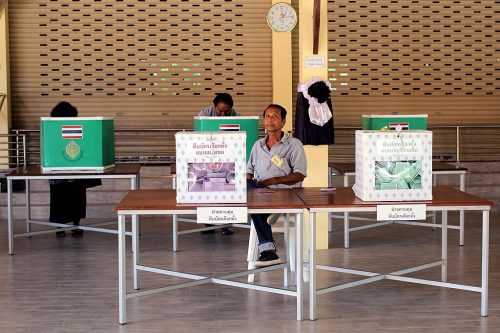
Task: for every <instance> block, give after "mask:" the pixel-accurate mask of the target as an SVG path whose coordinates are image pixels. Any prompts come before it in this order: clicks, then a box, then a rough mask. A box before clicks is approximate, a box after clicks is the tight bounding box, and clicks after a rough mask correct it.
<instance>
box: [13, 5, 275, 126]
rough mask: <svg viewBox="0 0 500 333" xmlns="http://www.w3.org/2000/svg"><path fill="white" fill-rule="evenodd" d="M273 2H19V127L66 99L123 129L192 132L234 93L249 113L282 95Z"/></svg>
mask: <svg viewBox="0 0 500 333" xmlns="http://www.w3.org/2000/svg"><path fill="white" fill-rule="evenodd" d="M270 4H271V2H270V1H262V0H245V1H237V0H213V1H205V0H189V1H188V0H178V1H167V0H159V1H145V0H142V1H124V0H121V1H120V0H117V1H100V0H94V1H84V0H57V1H54V0H52V1H51V0H40V1H31V0H12V1H9V16H10V59H11V85H12V90H11V91H12V110H13V111H12V124H13V125H12V127H13V128H22V129H29V128H38V126H39V125H38V123H39V120H38V119H39V117H40V116H47V115H48V113H49V112H50V110H51V108H52V107H53V106H54V105H55V104H56V103H57V102H58V101H61V100H67V101H69V102H71V103H73V104H74V105H75V106H76V107H77V108H78V110H79V112H80V115H82V116H94V115H99V116H116V120H115V124H116V126H117V127H118V128H192V116H193V115H195V114H197V113H198V111H199V110H200V109H201V108H202V107H204V106H210V105H211V103H212V99H213V97H214V94H215V93H216V92H223V91H227V92H229V93H231V94H232V95H233V97H234V99H235V108H236V109H237V111H239V112H240V113H242V114H243V115H255V114H260V112H261V110H262V108H263V107H264V106H265V105H267V104H269V103H270V102H271V99H272V85H271V31H270V29H269V27H268V26H267V23H266V13H267V10H268V8H269V7H270Z"/></svg>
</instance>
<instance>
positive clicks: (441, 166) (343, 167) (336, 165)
mask: <svg viewBox="0 0 500 333" xmlns="http://www.w3.org/2000/svg"><path fill="white" fill-rule="evenodd" d="M328 166H329V167H330V168H332V169H333V170H334V171H335V172H336V173H338V174H339V175H344V174H346V173H355V172H356V165H355V163H354V162H330V163H328ZM467 170H468V169H467V168H466V167H463V166H459V165H455V164H452V163H446V162H441V161H433V162H432V171H448V172H453V171H460V172H464V173H465V172H467Z"/></svg>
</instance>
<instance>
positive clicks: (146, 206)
mask: <svg viewBox="0 0 500 333" xmlns="http://www.w3.org/2000/svg"><path fill="white" fill-rule="evenodd" d="M201 206H203V207H221V206H222V205H221V204H219V205H193V204H177V203H176V191H175V190H172V189H169V190H138V191H130V192H129V193H128V194H127V195H126V196H125V198H123V200H122V201H121V202H120V203H119V204H118V205H117V206H116V207H115V210H116V211H117V212H118V260H119V269H118V277H119V291H118V295H119V297H118V298H119V323H120V324H126V323H127V310H126V309H127V304H126V300H127V299H128V298H134V297H138V296H143V295H150V294H154V293H158V292H165V291H167V290H174V289H178V288H185V287H190V286H193V285H200V284H205V283H216V284H224V285H229V286H234V287H240V288H247V289H253V290H261V291H266V292H271V293H277V294H282V295H289V296H293V297H296V299H297V320H302V293H303V288H302V213H303V210H304V208H305V206H304V203H303V202H302V200H300V198H299V197H298V196H297V195H296V194H295V193H294V192H293V191H292V190H291V189H267V188H262V189H249V190H248V195H247V203H246V204H229V205H224V206H226V207H227V206H232V207H246V208H247V209H248V213H252V214H254V213H255V214H258V213H271V214H272V213H289V214H296V219H295V221H296V222H295V232H296V241H295V252H296V256H295V267H296V271H295V284H296V290H290V289H281V288H272V287H265V286H258V285H254V284H249V283H244V282H237V281H232V280H230V279H232V278H236V277H241V276H246V275H249V274H255V273H258V272H263V271H268V270H272V269H278V268H279V269H284V285H285V286H288V285H289V284H290V281H291V277H290V276H289V274H290V270H289V267H290V262H289V258H287V260H286V263H284V264H281V265H274V266H270V267H264V268H258V269H253V270H248V271H242V272H237V273H234V274H226V275H224V276H219V277H208V276H201V275H196V274H191V273H185V272H176V271H172V270H167V269H164V268H157V267H150V266H145V265H142V264H140V262H139V245H138V244H139V238H138V231H137V229H138V228H137V226H136V222H135V221H136V220H137V218H136V219H134V218H133V219H132V239H133V240H134V241H133V242H132V246H133V247H134V248H133V274H134V289H136V290H137V289H139V276H138V272H139V271H148V272H152V273H158V274H163V275H169V276H177V277H181V278H186V279H189V280H194V281H191V282H186V283H181V284H176V285H173V286H167V287H164V288H157V289H151V290H141V291H137V292H133V293H128V294H127V289H126V258H125V218H126V216H132V217H137V216H139V215H141V216H143V215H172V216H174V215H175V216H177V215H186V214H188V215H189V214H196V213H197V207H201ZM287 227H288V225H286V226H285V228H287ZM287 234H288V233H287V232H285V235H287ZM287 243H288V242H287V241H286V239H285V246H288V244H287ZM286 252H288V251H285V253H286ZM207 260H210V257H209V253H207ZM243 260H245V258H242V261H243Z"/></svg>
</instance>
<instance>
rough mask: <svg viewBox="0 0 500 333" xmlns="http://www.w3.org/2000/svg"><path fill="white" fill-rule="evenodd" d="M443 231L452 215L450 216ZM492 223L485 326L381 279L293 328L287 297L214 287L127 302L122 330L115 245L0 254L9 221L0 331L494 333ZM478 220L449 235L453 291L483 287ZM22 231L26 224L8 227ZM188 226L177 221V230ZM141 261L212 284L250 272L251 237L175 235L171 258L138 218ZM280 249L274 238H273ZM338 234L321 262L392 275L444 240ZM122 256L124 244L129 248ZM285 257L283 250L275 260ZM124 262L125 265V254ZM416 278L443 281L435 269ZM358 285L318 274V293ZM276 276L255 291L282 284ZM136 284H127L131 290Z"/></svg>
mask: <svg viewBox="0 0 500 333" xmlns="http://www.w3.org/2000/svg"><path fill="white" fill-rule="evenodd" d="M450 220H451V222H456V220H457V216H455V215H453V214H450ZM499 220H500V218H499V216H492V217H491V228H490V229H491V237H490V238H491V242H490V274H489V277H490V297H489V305H490V306H489V317H487V318H482V317H481V316H480V295H479V294H478V293H473V292H467V291H461V290H451V289H442V288H438V287H431V286H421V285H413V284H407V283H403V282H395V281H382V282H377V283H373V284H369V285H365V286H360V287H356V288H352V289H347V290H343V291H339V292H336V293H330V294H326V295H320V296H318V320H316V321H314V322H311V321H308V320H304V321H302V322H297V321H296V320H295V299H294V298H291V297H288V296H281V295H275V294H267V293H264V292H259V291H249V290H244V289H238V288H234V287H228V286H221V285H211V284H209V285H202V286H196V287H192V288H189V289H181V290H175V291H169V292H165V293H162V294H156V295H151V296H144V297H139V298H134V299H131V300H129V301H128V303H127V305H128V311H127V314H128V324H127V325H123V326H120V325H118V324H117V321H118V298H117V291H118V273H117V267H118V263H117V239H116V236H115V235H111V234H104V233H93V232H86V233H85V235H84V237H83V238H81V239H75V238H72V237H70V236H67V237H66V238H63V239H57V238H56V237H55V235H53V234H50V235H42V236H36V237H32V238H31V239H25V238H16V242H15V252H16V254H15V255H14V256H9V255H7V236H6V231H7V226H6V224H7V223H6V221H5V220H2V221H0V332H37V333H41V332H263V333H264V332H266V333H267V332H426V333H430V332H454V333H456V332H500V288H499V287H500V262H499V255H500V233H499V231H500V226H499V223H498V221H499ZM480 226H481V223H480V214H478V213H466V238H465V242H466V243H465V246H463V247H459V246H458V245H457V244H458V232H457V231H453V230H450V231H449V248H448V249H449V281H450V282H463V283H467V284H474V285H479V283H480V269H481V262H480V255H481V252H480V249H481V244H480V240H481V229H480ZM16 227H17V228H19V230H21V229H22V227H23V223H18V225H17V226H16ZM189 227H192V225H190V224H187V223H184V224H182V223H181V228H189ZM141 228H142V237H141V260H142V262H143V263H145V264H151V265H155V266H160V267H165V268H170V269H176V270H181V271H186V272H194V273H199V274H207V275H217V274H223V273H225V272H233V271H238V270H243V269H245V267H246V262H245V258H246V250H247V242H248V229H235V230H236V232H235V234H234V235H233V236H222V235H221V234H220V233H216V234H215V235H200V234H198V233H194V234H189V235H184V236H180V248H179V249H180V251H179V252H178V253H173V252H172V251H171V226H170V223H169V220H163V219H160V218H155V219H143V220H142V225H141ZM277 240H278V243H279V245H280V246H281V240H282V239H281V236H280V235H279V234H277ZM342 244H343V238H342V224H341V223H336V224H335V226H334V233H333V234H331V235H330V249H329V250H321V251H319V253H318V263H325V264H326V263H330V264H335V265H337V266H346V267H351V268H359V269H365V270H370V271H380V272H389V271H391V270H396V269H399V268H404V267H408V266H411V265H413V264H419V263H427V262H430V261H433V260H435V259H438V258H439V256H440V247H441V233H440V231H439V230H436V231H433V230H432V229H430V228H421V227H411V226H402V225H390V226H385V227H381V228H376V229H368V230H364V231H360V232H357V233H354V234H351V248H350V249H348V250H346V249H343V248H342ZM128 249H130V242H128ZM282 252H283V251H281V253H282ZM127 253H128V255H129V258H128V259H129V260H128V264H129V265H130V262H131V260H130V258H131V254H130V252H129V251H128V252H127ZM415 276H422V277H427V278H435V279H439V278H440V270H439V268H433V269H430V270H428V271H424V272H419V273H416V274H415ZM354 279H356V277H353V276H349V275H340V274H335V273H326V272H321V273H319V283H318V284H319V286H320V287H321V286H328V285H331V284H338V283H341V282H345V281H350V280H354ZM174 281H178V280H174V279H172V278H167V277H164V276H159V275H154V274H151V273H144V272H143V273H141V287H143V288H146V289H148V288H155V287H161V286H164V285H166V284H167V283H172V282H174ZM281 282H282V276H281V274H280V273H279V271H276V272H269V273H263V274H261V275H260V276H258V277H257V280H256V283H259V284H271V285H276V286H278V285H280V283H281ZM131 284H132V280H131V274H128V286H129V287H130V286H131Z"/></svg>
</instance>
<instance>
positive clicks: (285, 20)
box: [267, 2, 297, 32]
mask: <svg viewBox="0 0 500 333" xmlns="http://www.w3.org/2000/svg"><path fill="white" fill-rule="evenodd" d="M267 24H269V27H271V29H273V30H274V31H277V32H288V31H292V29H293V28H295V25H296V24H297V12H296V11H295V9H293V7H292V6H291V5H290V4H288V3H286V2H278V3H275V4H274V5H273V6H272V7H271V8H270V9H269V12H268V13H267Z"/></svg>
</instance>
